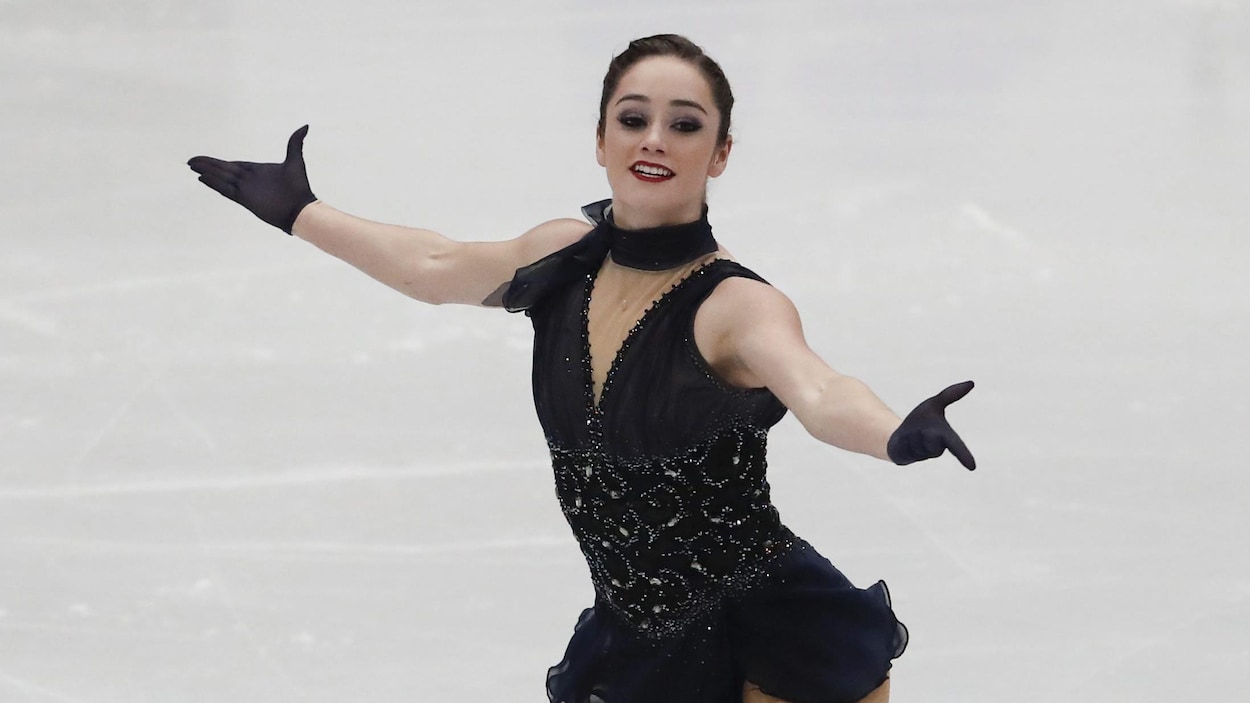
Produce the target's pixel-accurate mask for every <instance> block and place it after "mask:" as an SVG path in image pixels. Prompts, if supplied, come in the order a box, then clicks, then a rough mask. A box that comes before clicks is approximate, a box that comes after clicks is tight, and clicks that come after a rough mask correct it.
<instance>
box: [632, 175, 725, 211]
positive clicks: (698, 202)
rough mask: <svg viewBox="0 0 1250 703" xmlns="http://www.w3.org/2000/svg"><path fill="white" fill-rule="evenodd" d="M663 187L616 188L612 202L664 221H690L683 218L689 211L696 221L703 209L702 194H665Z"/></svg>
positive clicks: (646, 185)
mask: <svg viewBox="0 0 1250 703" xmlns="http://www.w3.org/2000/svg"><path fill="white" fill-rule="evenodd" d="M631 178H632V176H631ZM629 185H630V186H634V185H635V184H629ZM664 185H667V184H664ZM662 187H663V186H660V187H658V188H657V187H656V186H655V185H651V184H643V187H642V188H637V187H625V188H616V189H613V191H612V201H613V202H615V203H620V204H622V205H625V206H627V207H629V208H630V209H633V210H638V211H641V212H645V213H647V214H648V215H649V216H651V217H657V218H660V219H664V220H670V219H672V220H676V219H690V218H689V217H683V216H682V215H683V213H685V212H687V211H693V212H694V213H695V214H694V217H695V219H697V218H698V217H699V214H700V213H701V212H702V209H703V194H702V193H697V194H694V195H684V194H680V193H676V192H672V191H670V192H663V191H662V190H661V188H662Z"/></svg>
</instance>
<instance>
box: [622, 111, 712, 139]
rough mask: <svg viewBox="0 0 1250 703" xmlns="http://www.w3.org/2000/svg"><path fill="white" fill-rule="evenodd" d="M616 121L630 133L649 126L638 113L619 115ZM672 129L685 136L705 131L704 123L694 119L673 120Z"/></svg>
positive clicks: (681, 118)
mask: <svg viewBox="0 0 1250 703" xmlns="http://www.w3.org/2000/svg"><path fill="white" fill-rule="evenodd" d="M616 121H617V122H619V123H620V125H621V126H622V127H624V128H625V129H627V130H630V131H634V130H638V129H643V128H645V127H646V126H647V118H646V117H645V116H644V115H641V114H639V113H636V112H622V113H621V114H619V115H617V117H616ZM672 128H673V130H674V131H677V132H681V133H683V134H692V133H694V132H698V131H699V130H701V129H703V122H701V121H700V120H698V119H696V118H693V117H678V118H677V119H675V120H673V124H672Z"/></svg>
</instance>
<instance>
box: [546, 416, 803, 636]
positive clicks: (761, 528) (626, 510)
mask: <svg viewBox="0 0 1250 703" xmlns="http://www.w3.org/2000/svg"><path fill="white" fill-rule="evenodd" d="M552 460H553V461H552V463H553V469H554V471H555V478H556V494H557V497H558V498H559V501H560V507H561V509H562V510H563V512H564V516H565V519H566V520H567V521H568V523H569V526H570V527H571V528H572V530H573V534H574V536H575V537H576V538H577V541H578V544H579V545H580V547H581V550H582V553H583V555H584V556H585V557H586V562H587V565H588V566H589V569H590V575H591V580H592V582H593V583H594V586H595V591H596V594H597V596H598V600H599V601H600V602H601V603H604V604H606V605H608V606H610V607H611V609H612V610H614V611H615V612H616V613H618V614H619V615H620V616H621V617H622V618H623V619H624V620H625V621H626V622H628V623H629V624H630V625H632V626H633V627H635V628H636V629H637V630H639V631H640V632H642V633H644V634H647V635H649V636H653V637H663V636H665V635H667V634H671V633H673V632H675V631H678V630H680V629H682V628H683V627H684V626H685V625H686V624H688V623H689V622H690V621H692V620H693V619H694V618H696V617H697V616H698V615H699V614H701V613H702V612H704V611H706V610H707V609H708V608H710V607H713V606H715V605H716V604H717V603H718V602H720V601H723V599H724V598H726V597H727V596H729V595H731V594H733V593H735V592H737V591H741V590H743V589H745V588H748V587H749V586H750V585H751V584H752V583H754V582H755V581H757V580H758V579H759V578H760V577H761V576H762V575H763V574H764V572H765V568H766V566H767V565H768V564H769V563H771V562H772V561H773V560H775V559H776V558H777V557H778V556H780V555H782V554H786V553H788V552H789V551H791V550H792V549H793V548H794V547H795V545H796V538H795V537H794V535H793V533H791V532H790V531H789V530H788V529H787V528H786V527H785V526H784V525H782V523H781V519H780V516H779V515H778V513H777V510H776V508H774V507H773V505H772V502H771V500H770V496H769V487H768V482H767V481H766V480H765V462H764V451H763V436H762V435H760V434H757V433H753V432H749V431H748V432H733V431H730V432H727V433H725V434H723V435H721V436H718V437H717V438H715V439H714V440H713V441H711V442H709V443H707V444H706V445H705V446H703V447H700V448H696V449H694V450H692V451H690V452H687V453H685V454H683V455H681V456H677V457H659V458H651V459H646V460H631V461H617V460H613V459H612V458H611V457H609V456H606V455H604V454H602V453H599V452H593V451H566V450H561V449H559V448H555V447H553V448H552Z"/></svg>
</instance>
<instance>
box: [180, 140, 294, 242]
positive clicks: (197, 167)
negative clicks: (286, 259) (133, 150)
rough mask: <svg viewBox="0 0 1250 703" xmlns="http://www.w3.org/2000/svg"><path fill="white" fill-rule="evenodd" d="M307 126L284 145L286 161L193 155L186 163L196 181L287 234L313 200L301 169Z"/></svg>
mask: <svg viewBox="0 0 1250 703" xmlns="http://www.w3.org/2000/svg"><path fill="white" fill-rule="evenodd" d="M306 134H308V125H304V126H303V127H300V128H299V129H297V130H295V133H294V134H292V135H291V139H290V140H289V141H287V144H286V161H283V162H282V163H280V164H257V163H252V162H250V161H222V160H221V159H214V158H212V157H210V156H196V157H193V158H192V159H191V160H190V161H188V162H187V165H188V166H190V167H191V170H192V171H195V172H196V173H198V174H200V182H201V183H203V184H204V185H206V186H208V187H209V188H212V189H213V190H215V191H217V192H218V193H221V194H222V195H224V196H226V197H227V198H230V199H231V200H233V201H234V202H236V203H238V204H240V205H242V206H243V207H245V208H247V209H248V210H250V211H251V212H252V214H253V215H256V216H257V217H259V218H260V219H262V220H264V221H265V222H267V223H269V224H271V225H273V226H274V227H277V228H278V229H280V230H282V231H283V232H286V233H287V234H290V233H291V227H292V226H294V224H295V218H296V217H298V216H299V213H300V211H301V210H303V209H304V206H305V205H308V204H309V203H311V202H314V201H316V200H317V196H315V195H313V193H312V188H311V187H309V185H308V173H307V172H306V171H305V170H304V135H306Z"/></svg>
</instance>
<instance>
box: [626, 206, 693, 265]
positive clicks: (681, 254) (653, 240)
mask: <svg viewBox="0 0 1250 703" xmlns="http://www.w3.org/2000/svg"><path fill="white" fill-rule="evenodd" d="M615 215H616V213H615V211H614V209H613V210H612V211H609V213H608V217H607V221H606V222H605V223H604V226H606V227H607V229H608V233H609V235H610V238H611V250H610V251H611V254H612V260H613V261H615V262H616V263H618V264H620V265H621V266H627V267H629V268H635V269H642V270H644V271H663V270H666V269H673V268H677V267H679V266H682V265H684V264H688V263H690V262H691V261H694V260H695V259H698V258H700V257H703V256H706V255H707V254H710V253H712V252H714V251H716V250H717V248H718V245H717V243H716V239H715V237H713V236H712V226H711V225H710V224H708V221H707V207H706V206H704V207H703V209H702V213H701V216H699V217H697V218H696V219H695V220H694V221H688V222H685V223H682V224H672V225H661V226H658V227H648V228H645V229H625V228H622V227H621V226H620V224H619V223H618V222H617V221H616V217H615Z"/></svg>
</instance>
